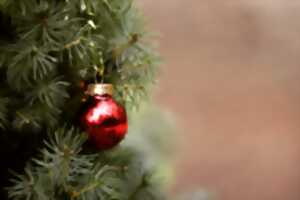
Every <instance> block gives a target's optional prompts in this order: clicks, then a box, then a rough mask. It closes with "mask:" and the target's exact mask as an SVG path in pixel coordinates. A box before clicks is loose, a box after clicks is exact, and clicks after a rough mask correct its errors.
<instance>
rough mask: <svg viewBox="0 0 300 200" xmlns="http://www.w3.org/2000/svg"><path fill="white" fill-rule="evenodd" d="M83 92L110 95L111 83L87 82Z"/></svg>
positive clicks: (91, 94)
mask: <svg viewBox="0 0 300 200" xmlns="http://www.w3.org/2000/svg"><path fill="white" fill-rule="evenodd" d="M85 93H86V94H87V95H90V96H95V95H104V94H108V95H112V94H113V85H112V84H108V83H95V84H89V85H88V88H87V90H86V92H85Z"/></svg>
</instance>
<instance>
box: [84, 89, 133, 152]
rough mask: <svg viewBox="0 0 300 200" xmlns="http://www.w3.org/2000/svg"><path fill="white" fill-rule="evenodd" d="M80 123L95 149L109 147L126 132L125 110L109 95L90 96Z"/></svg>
mask: <svg viewBox="0 0 300 200" xmlns="http://www.w3.org/2000/svg"><path fill="white" fill-rule="evenodd" d="M81 125H82V127H83V129H84V130H85V131H86V133H87V134H88V135H89V140H90V141H91V142H92V143H93V144H94V145H95V147H96V148H97V149H99V150H105V149H110V148H113V147H115V146H116V145H117V144H119V143H120V141H122V140H123V138H124V137H125V135H126V134H127V129H128V122H127V115H126V110H125V108H124V107H122V106H121V105H119V104H118V103H117V102H116V101H115V100H114V99H113V98H112V96H110V95H107V94H105V95H96V96H91V97H90V99H89V100H88V101H87V102H86V104H85V107H84V109H83V114H82V115H81Z"/></svg>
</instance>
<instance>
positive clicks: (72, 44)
mask: <svg viewBox="0 0 300 200" xmlns="http://www.w3.org/2000/svg"><path fill="white" fill-rule="evenodd" d="M144 24H145V22H144V21H143V17H142V15H141V13H140V12H139V10H138V9H137V8H136V7H135V6H134V4H133V1H132V0H26V1H25V0H0V28H1V31H0V156H1V161H0V186H1V192H0V199H14V200H23V199H26V200H58V199H62V200H67V199H70V200H71V199H72V200H73V199H74V200H75V199H76V200H77V199H78V200H94V199H95V200H96V199H97V200H98V199H101V200H148V199H149V200H159V199H163V195H162V194H161V193H160V190H161V189H160V185H159V184H158V183H157V182H155V181H154V179H153V178H152V177H153V176H152V172H151V170H150V172H149V169H148V168H147V167H145V166H144V164H143V163H144V160H145V158H144V156H143V154H141V153H139V152H138V151H136V150H135V149H134V148H129V147H118V148H115V149H113V150H112V151H107V152H100V153H99V152H95V150H93V149H92V148H91V147H90V146H89V145H88V144H87V142H86V137H85V135H86V134H85V133H81V132H80V131H78V123H77V117H78V116H77V112H78V109H79V107H80V105H81V99H82V95H83V93H84V91H83V89H82V88H81V87H80V82H82V81H84V82H86V83H89V82H95V81H96V82H97V81H102V82H109V83H112V84H114V86H115V88H116V93H115V98H116V99H117V100H118V101H119V102H121V103H122V104H124V105H125V106H126V107H127V108H128V111H129V112H130V111H131V110H132V108H133V107H137V106H138V105H139V104H140V102H141V100H142V99H143V98H144V97H146V96H147V93H148V91H147V88H148V86H149V85H151V84H152V83H153V82H154V76H155V71H156V66H157V64H158V61H159V59H158V57H157V55H156V53H155V51H153V48H152V47H151V42H152V40H151V37H150V34H149V32H148V31H147V30H146V29H145V27H144ZM149 42H150V44H149ZM46 133H48V134H46ZM129 134H130V133H129ZM8 172H9V173H8Z"/></svg>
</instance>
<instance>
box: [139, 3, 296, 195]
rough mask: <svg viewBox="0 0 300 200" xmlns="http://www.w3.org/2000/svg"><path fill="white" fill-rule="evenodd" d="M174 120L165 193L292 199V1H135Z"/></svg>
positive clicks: (159, 97) (161, 94)
mask: <svg viewBox="0 0 300 200" xmlns="http://www.w3.org/2000/svg"><path fill="white" fill-rule="evenodd" d="M138 2H139V4H141V6H142V8H143V9H144V10H145V12H146V15H147V16H148V19H149V21H150V24H151V26H152V28H153V29H156V30H158V31H159V32H160V35H161V37H160V43H161V45H160V46H161V47H160V51H161V54H162V56H163V57H164V60H165V63H164V66H163V69H162V70H163V71H162V74H161V77H160V85H159V90H158V92H157V93H156V101H157V102H159V104H161V105H163V106H164V107H167V108H168V109H169V110H171V111H172V112H173V113H175V114H176V117H177V121H178V126H179V127H180V128H179V133H180V135H179V136H178V137H179V138H180V139H179V141H180V142H179V144H178V145H177V146H176V152H175V155H176V160H177V162H176V163H177V164H176V177H177V178H176V184H175V185H174V186H173V193H179V192H182V191H188V190H191V189H196V188H204V189H206V190H208V191H211V192H214V193H215V194H216V197H217V199H220V200H269V199H270V200H299V199H300V20H299V19H300V1H288V0H251V1H250V0H226V1H225V0H198V1H196V0H139V1H138Z"/></svg>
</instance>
